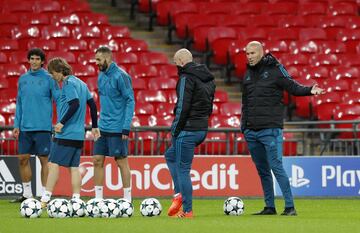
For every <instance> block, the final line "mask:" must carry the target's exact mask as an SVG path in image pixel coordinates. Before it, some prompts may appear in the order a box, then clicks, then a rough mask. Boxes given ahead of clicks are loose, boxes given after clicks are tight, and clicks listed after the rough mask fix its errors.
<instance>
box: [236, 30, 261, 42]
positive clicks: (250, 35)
mask: <svg viewBox="0 0 360 233" xmlns="http://www.w3.org/2000/svg"><path fill="white" fill-rule="evenodd" d="M237 33H238V39H239V40H243V41H252V40H258V41H265V40H267V39H268V34H267V30H265V29H264V28H240V29H239V30H238V31H237Z"/></svg>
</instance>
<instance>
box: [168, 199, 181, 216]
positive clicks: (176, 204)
mask: <svg viewBox="0 0 360 233" xmlns="http://www.w3.org/2000/svg"><path fill="white" fill-rule="evenodd" d="M181 207H182V196H181V194H179V195H178V196H176V197H174V198H173V199H172V203H171V206H170V207H169V210H168V216H174V215H176V214H177V213H178V212H179V211H180V209H181Z"/></svg>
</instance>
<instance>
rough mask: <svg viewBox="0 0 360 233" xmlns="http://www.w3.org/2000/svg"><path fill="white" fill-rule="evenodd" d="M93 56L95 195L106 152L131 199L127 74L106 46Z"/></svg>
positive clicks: (131, 104)
mask: <svg viewBox="0 0 360 233" xmlns="http://www.w3.org/2000/svg"><path fill="white" fill-rule="evenodd" d="M95 60H96V64H97V66H98V67H99V70H100V71H101V72H100V73H99V78H98V89H99V95H100V105H101V108H100V120H99V128H100V132H101V137H100V138H99V140H97V141H96V143H95V145H94V153H93V154H94V156H93V159H94V181H95V197H96V198H103V182H104V181H103V180H104V158H105V156H110V157H113V158H114V159H115V161H116V163H117V165H118V167H119V169H120V173H121V180H122V184H123V192H124V198H125V199H127V200H128V201H130V202H131V201H132V200H131V199H132V198H131V174H130V167H129V163H128V158H127V155H128V137H129V133H130V126H131V120H132V118H133V115H134V108H135V100H134V91H133V88H132V84H131V78H130V76H129V75H128V74H127V73H126V72H125V71H124V70H123V69H121V68H120V67H118V66H117V65H116V63H115V62H113V61H112V53H111V50H110V49H109V48H107V47H100V48H98V49H97V50H96V54H95Z"/></svg>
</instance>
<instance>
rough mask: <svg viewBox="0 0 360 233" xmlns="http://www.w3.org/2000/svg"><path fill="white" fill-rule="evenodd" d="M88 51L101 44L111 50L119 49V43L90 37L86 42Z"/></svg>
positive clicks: (94, 49)
mask: <svg viewBox="0 0 360 233" xmlns="http://www.w3.org/2000/svg"><path fill="white" fill-rule="evenodd" d="M88 44H89V49H90V51H94V52H95V51H96V50H97V49H98V48H99V47H101V46H106V47H108V48H109V49H110V50H111V51H114V52H116V51H119V44H118V43H117V42H116V41H115V40H107V39H92V40H90V41H89V42H88Z"/></svg>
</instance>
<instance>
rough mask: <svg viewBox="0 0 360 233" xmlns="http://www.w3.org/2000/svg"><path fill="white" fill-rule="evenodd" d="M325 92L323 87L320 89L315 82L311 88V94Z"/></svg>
mask: <svg viewBox="0 0 360 233" xmlns="http://www.w3.org/2000/svg"><path fill="white" fill-rule="evenodd" d="M325 93H326V91H325V89H322V88H320V87H318V85H317V84H315V85H314V86H313V87H312V88H311V94H313V95H320V94H325Z"/></svg>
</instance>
